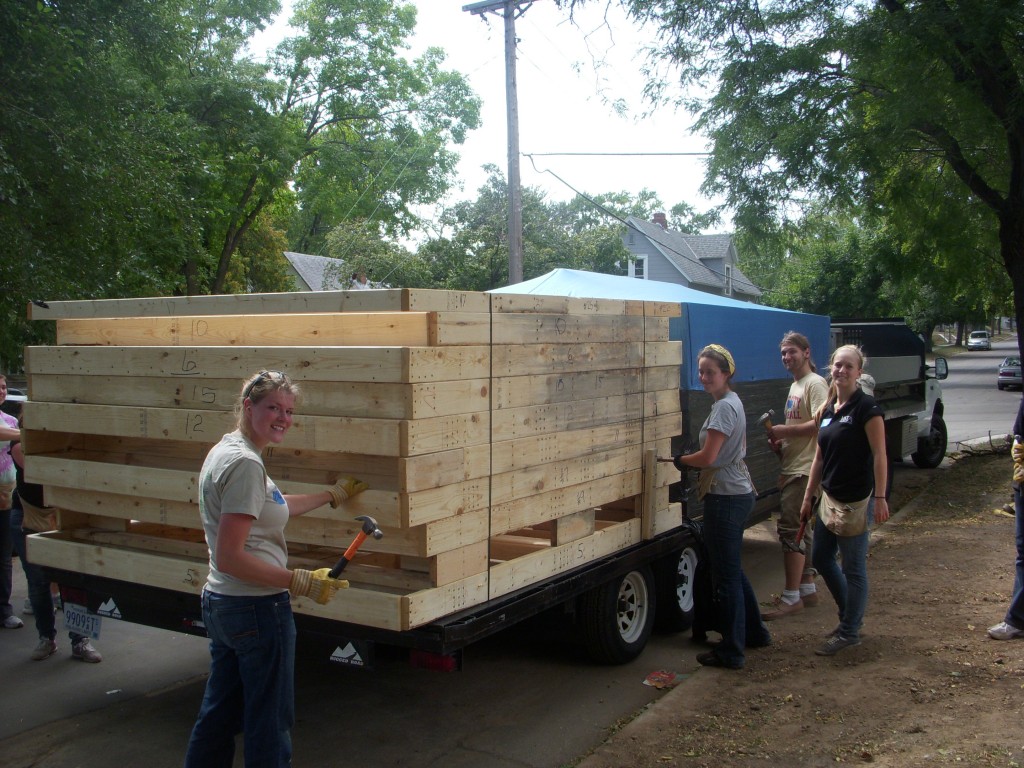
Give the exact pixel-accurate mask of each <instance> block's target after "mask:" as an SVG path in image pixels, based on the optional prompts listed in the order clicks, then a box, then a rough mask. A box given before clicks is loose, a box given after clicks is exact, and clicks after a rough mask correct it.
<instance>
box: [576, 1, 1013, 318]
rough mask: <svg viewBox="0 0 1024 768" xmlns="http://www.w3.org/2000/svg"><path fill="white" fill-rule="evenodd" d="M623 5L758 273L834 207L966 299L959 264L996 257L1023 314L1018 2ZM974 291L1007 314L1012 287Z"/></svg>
mask: <svg viewBox="0 0 1024 768" xmlns="http://www.w3.org/2000/svg"><path fill="white" fill-rule="evenodd" d="M583 2H588V0H563V2H561V3H560V4H562V5H565V6H568V7H572V6H575V5H578V4H581V3H583ZM621 3H622V5H623V6H625V7H626V8H628V9H629V11H630V12H631V14H632V15H633V16H634V18H636V19H638V20H641V21H645V22H647V23H649V24H650V25H651V27H652V28H653V32H654V34H656V35H657V44H656V46H655V48H654V51H655V56H654V59H653V61H652V62H651V64H650V67H649V69H648V75H649V78H650V79H649V83H648V88H647V94H648V96H650V97H651V98H652V99H654V100H655V101H657V102H667V101H669V102H670V101H675V102H677V103H685V104H686V105H687V106H688V107H690V108H691V109H693V110H694V111H695V112H696V113H697V115H698V120H697V128H698V130H703V131H706V132H707V133H708V135H709V136H710V137H711V139H712V142H713V156H712V158H711V161H710V163H709V171H708V177H707V179H706V183H705V190H706V191H707V192H709V193H711V194H720V195H722V196H724V198H725V200H726V201H727V203H726V204H727V207H728V208H729V209H731V210H732V211H733V212H734V213H735V221H736V225H737V228H738V229H741V230H744V231H745V232H747V233H748V234H747V235H746V237H747V238H748V239H754V240H756V241H757V244H758V246H759V247H758V248H757V249H756V250H755V251H754V253H753V257H752V261H753V262H755V263H756V264H757V265H758V268H761V267H763V268H765V269H770V268H771V265H772V264H781V263H784V260H785V259H788V258H791V256H790V253H789V242H788V240H789V238H790V237H791V236H792V235H791V225H792V223H793V222H797V223H798V222H799V221H800V219H801V218H802V217H803V216H804V215H807V214H811V215H813V211H814V209H815V207H817V206H819V205H821V204H822V203H824V202H826V201H827V204H828V208H829V209H830V210H831V211H834V212H836V213H837V214H838V215H841V216H847V217H851V218H853V217H856V218H863V217H868V218H872V219H878V220H881V221H882V222H884V230H885V236H886V238H887V239H888V240H889V241H890V242H891V243H892V245H893V246H894V247H895V250H894V251H893V252H894V253H899V254H900V255H901V258H907V257H909V258H910V260H911V262H912V263H914V264H916V265H917V267H918V268H919V269H923V270H927V271H929V272H932V271H934V272H936V275H935V280H934V282H933V281H932V278H933V275H931V274H925V275H922V273H921V272H918V273H917V277H919V278H920V277H922V276H923V277H924V278H925V279H926V280H927V281H928V283H929V285H931V286H932V287H933V288H934V289H935V290H936V296H941V297H948V296H951V295H952V296H953V297H957V296H959V295H960V294H963V299H964V302H963V304H962V306H966V305H967V304H970V303H972V301H971V299H970V298H969V295H970V294H971V293H972V292H973V286H972V285H971V283H976V282H979V281H978V280H977V270H972V269H964V268H963V267H964V265H965V264H972V265H973V264H975V263H977V259H978V258H982V259H984V260H985V261H986V263H987V262H988V261H989V260H990V259H991V257H992V256H993V255H994V254H996V253H997V254H998V259H999V261H1000V262H1001V263H1002V267H1003V269H1004V271H1005V272H1006V273H1007V275H1008V276H1009V278H1010V280H1011V282H1012V285H1013V289H1014V296H1015V306H1016V314H1017V319H1018V322H1020V321H1024V153H1022V152H1020V150H1019V148H1020V147H1021V146H1024V55H1022V53H1024V49H1022V45H1021V39H1022V36H1024V3H1020V2H992V0H965V1H963V2H957V3H950V2H902V1H901V0H879V2H872V3H867V2H857V3H850V2H847V1H846V0H767V2H761V3H750V2H746V0H727V1H725V2H723V1H722V0H621ZM666 69H668V70H670V71H671V72H672V73H673V75H677V77H673V78H665V77H663V76H662V73H663V72H664V71H665V70H666ZM694 94H696V95H694ZM915 196H916V197H915ZM908 201H910V203H911V204H910V205H908V204H907V203H908ZM901 208H902V209H905V210H900V209H901ZM965 217H966V218H968V219H969V223H968V226H967V228H966V229H963V230H960V229H957V228H956V227H955V226H954V225H953V224H952V222H956V221H962V220H963V219H964V218H965ZM874 226H875V225H872V228H874ZM797 227H798V228H799V224H797ZM993 231H994V232H996V233H997V235H998V238H997V240H998V248H997V249H996V248H994V247H993V245H994V241H993V237H992V236H991V233H992V232H993ZM762 236H765V237H774V238H776V239H775V240H774V242H771V243H766V242H763V241H761V240H760V238H761V237H762ZM925 243H927V247H928V248H930V249H931V253H930V254H928V253H922V252H920V251H922V250H923V249H924V247H925V246H924V244H925ZM837 245H838V244H837ZM847 245H848V244H847ZM845 248H846V245H844V246H842V248H841V249H842V250H845ZM750 266H751V265H750V264H748V263H746V262H745V263H744V267H745V268H748V267H750ZM828 266H829V267H830V268H838V267H839V265H837V264H832V263H829V264H828ZM752 271H754V270H752ZM823 277H824V276H823ZM827 277H831V275H829V276H827ZM865 279H870V276H867V277H866V278H865ZM950 279H952V280H953V281H954V282H955V286H954V285H953V284H951V283H949V282H948V281H949V280H950ZM980 282H982V283H985V287H986V289H992V290H993V291H994V293H995V295H994V296H992V295H990V296H989V297H987V298H986V299H985V300H982V301H981V302H980V303H981V304H984V305H988V306H993V305H995V304H998V303H999V292H1000V291H1001V289H1002V286H997V285H994V284H993V281H991V280H988V279H987V278H986V279H983V280H981V281H980ZM907 287H908V286H905V287H904V289H903V290H902V292H903V293H904V294H906V293H907V292H908V291H907V290H906V288H907Z"/></svg>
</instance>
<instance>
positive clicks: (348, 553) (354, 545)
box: [345, 531, 366, 560]
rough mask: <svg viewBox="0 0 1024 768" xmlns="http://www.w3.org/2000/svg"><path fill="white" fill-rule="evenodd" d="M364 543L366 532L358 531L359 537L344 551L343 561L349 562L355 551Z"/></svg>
mask: <svg viewBox="0 0 1024 768" xmlns="http://www.w3.org/2000/svg"><path fill="white" fill-rule="evenodd" d="M364 541H366V531H360V532H359V535H358V536H356V537H355V538H354V539H353V540H352V543H351V544H349V545H348V549H346V550H345V559H346V560H351V559H352V558H353V557H354V556H355V554H356V550H357V549H359V547H361V546H362V545H363V542H364Z"/></svg>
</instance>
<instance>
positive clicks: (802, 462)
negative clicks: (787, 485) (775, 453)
mask: <svg viewBox="0 0 1024 768" xmlns="http://www.w3.org/2000/svg"><path fill="white" fill-rule="evenodd" d="M827 398H828V384H826V383H825V380H824V379H823V378H822V377H821V376H819V375H818V374H816V373H814V372H813V371H809V372H808V373H807V375H806V376H804V377H803V378H802V379H799V380H798V381H794V382H793V383H792V384H790V385H789V397H787V398H786V424H787V425H789V424H803V423H804V422H807V421H810V420H811V419H812V418H814V413H815V411H817V410H818V408H820V407H821V406H822V405H824V403H825V400H826V399H827ZM816 447H817V441H816V439H815V436H814V435H813V434H812V435H808V436H806V437H790V438H786V439H785V440H783V441H782V474H784V475H809V474H810V473H811V464H812V463H814V451H815V448H816Z"/></svg>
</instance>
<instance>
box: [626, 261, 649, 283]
mask: <svg viewBox="0 0 1024 768" xmlns="http://www.w3.org/2000/svg"><path fill="white" fill-rule="evenodd" d="M629 276H630V277H635V278H637V279H639V280H646V279H647V257H646V256H637V257H636V258H635V259H633V260H632V261H630V262H629Z"/></svg>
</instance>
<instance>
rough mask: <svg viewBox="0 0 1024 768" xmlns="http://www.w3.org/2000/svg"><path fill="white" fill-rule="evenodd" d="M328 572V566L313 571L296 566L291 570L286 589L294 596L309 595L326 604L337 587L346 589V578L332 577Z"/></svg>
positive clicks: (329, 570) (329, 571)
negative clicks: (290, 577) (289, 580)
mask: <svg viewBox="0 0 1024 768" xmlns="http://www.w3.org/2000/svg"><path fill="white" fill-rule="evenodd" d="M330 573H331V569H330V568H320V569H318V570H315V571H307V570H305V569H303V568H296V569H295V570H294V571H292V581H291V584H289V585H288V591H289V592H291V593H292V594H293V595H295V596H296V597H309V598H312V599H313V600H316V601H317V602H318V603H320V605H327V602H328V601H329V600H330V599H331V598H332V597H334V593H335V592H337V591H338V590H339V589H348V580H347V579H332V578H331V577H330V575H329V574H330Z"/></svg>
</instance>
